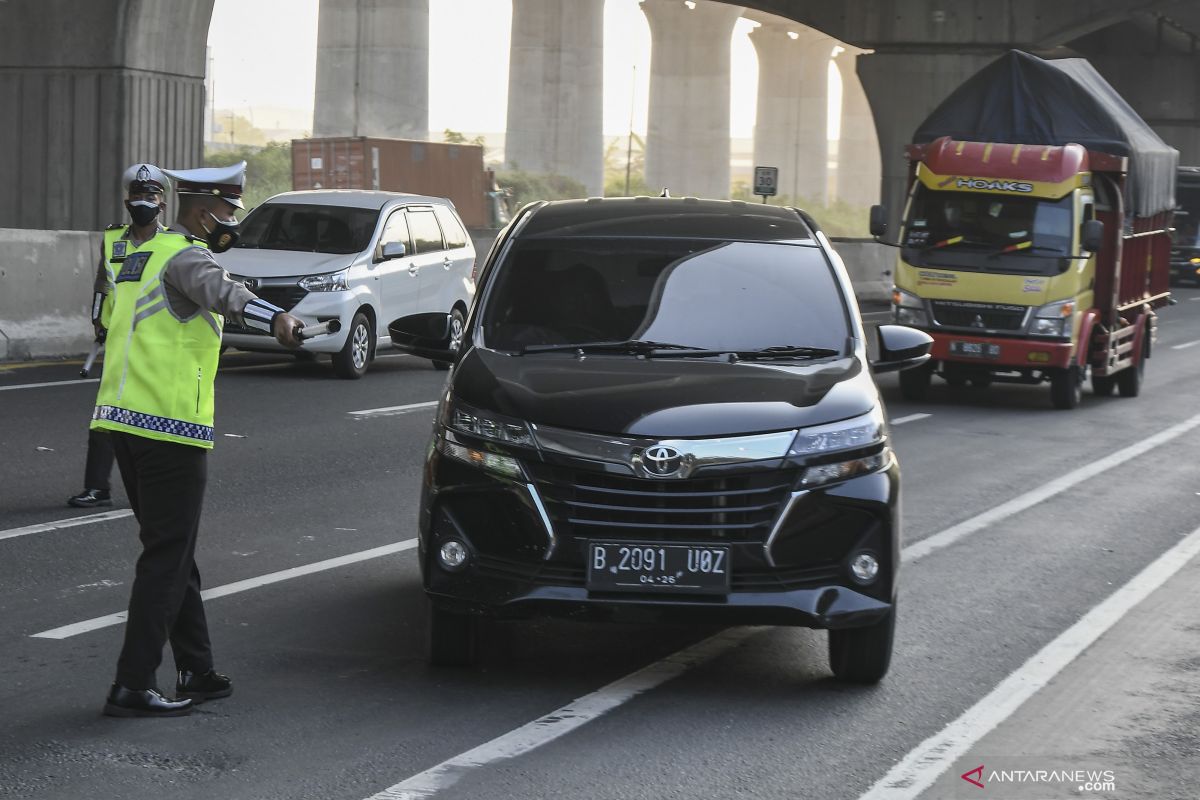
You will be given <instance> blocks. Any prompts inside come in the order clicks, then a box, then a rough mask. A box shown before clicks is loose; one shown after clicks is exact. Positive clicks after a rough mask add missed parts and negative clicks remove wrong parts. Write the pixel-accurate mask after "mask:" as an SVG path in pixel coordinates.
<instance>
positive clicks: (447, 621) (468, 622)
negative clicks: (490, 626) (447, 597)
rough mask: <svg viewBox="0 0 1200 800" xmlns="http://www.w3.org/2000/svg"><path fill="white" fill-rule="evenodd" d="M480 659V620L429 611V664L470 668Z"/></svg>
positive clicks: (435, 610) (451, 613) (449, 612)
mask: <svg viewBox="0 0 1200 800" xmlns="http://www.w3.org/2000/svg"><path fill="white" fill-rule="evenodd" d="M478 658H479V620H478V619H476V618H475V617H473V616H471V615H470V614H458V613H455V612H453V611H446V610H445V609H442V608H438V607H437V606H435V605H430V607H429V663H430V664H433V665H434V666H436V667H469V666H471V665H472V664H474V663H475V662H476V661H477V660H478Z"/></svg>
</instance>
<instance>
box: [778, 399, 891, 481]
mask: <svg viewBox="0 0 1200 800" xmlns="http://www.w3.org/2000/svg"><path fill="white" fill-rule="evenodd" d="M864 451H865V452H864ZM872 451H873V452H872ZM838 453H845V454H846V455H850V454H853V455H854V457H853V458H842V459H837V460H833V461H829V462H828V463H824V464H815V465H812V466H809V467H807V468H806V469H805V470H804V478H803V479H802V481H801V485H803V486H806V487H811V486H820V485H823V484H827V483H836V482H837V481H844V480H847V479H849V478H853V477H855V476H857V475H866V474H868V473H871V472H878V471H879V470H881V469H886V468H887V466H888V464H890V463H891V450H890V449H889V448H888V447H887V425H886V424H885V422H884V419H883V409H882V408H881V407H879V406H876V407H875V408H873V409H871V410H870V411H869V412H867V413H866V414H863V415H862V416H859V417H854V418H853V419H847V420H843V421H841V422H835V423H832V424H830V425H818V426H814V427H811V428H802V429H801V430H800V431H799V432H798V433H797V434H796V439H795V440H794V441H793V442H792V446H791V448H789V450H788V455H789V456H790V457H792V458H803V459H806V460H810V459H817V460H826V461H827V459H826V458H824V457H826V456H836V455H837V454H838Z"/></svg>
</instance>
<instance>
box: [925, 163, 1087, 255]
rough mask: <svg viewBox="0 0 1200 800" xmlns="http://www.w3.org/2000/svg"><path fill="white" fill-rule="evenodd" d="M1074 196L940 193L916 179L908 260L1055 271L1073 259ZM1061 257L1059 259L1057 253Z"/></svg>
mask: <svg viewBox="0 0 1200 800" xmlns="http://www.w3.org/2000/svg"><path fill="white" fill-rule="evenodd" d="M1074 216H1075V215H1074V209H1073V199H1072V197H1071V196H1070V195H1068V196H1066V197H1064V198H1062V199H1059V200H1039V199H1037V198H1034V197H1014V196H1010V195H999V194H983V193H977V192H942V191H933V190H930V189H927V188H926V187H925V186H923V185H921V184H918V185H917V187H916V190H915V191H914V193H913V196H912V203H911V205H910V207H909V216H908V221H907V224H906V225H905V226H904V242H903V246H904V260H905V261H907V262H909V263H910V264H915V265H918V266H930V267H946V268H953V269H965V270H973V271H979V272H1004V273H1017V274H1022V275H1030V274H1036V275H1056V274H1058V273H1059V272H1062V271H1063V269H1065V268H1066V265H1067V264H1068V263H1069V262H1067V261H1066V260H1065V259H1066V257H1068V256H1070V255H1071V239H1072V234H1073V231H1074ZM1056 256H1060V258H1058V257H1056Z"/></svg>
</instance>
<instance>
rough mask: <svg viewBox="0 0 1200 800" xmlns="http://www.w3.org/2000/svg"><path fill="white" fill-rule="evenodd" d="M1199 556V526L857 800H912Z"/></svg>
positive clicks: (901, 762)
mask: <svg viewBox="0 0 1200 800" xmlns="http://www.w3.org/2000/svg"><path fill="white" fill-rule="evenodd" d="M1198 553H1200V528H1198V529H1196V530H1194V531H1192V532H1191V533H1190V534H1188V536H1187V537H1185V538H1184V539H1183V540H1181V541H1180V542H1179V543H1178V544H1176V545H1175V546H1174V547H1172V548H1171V549H1170V550H1168V551H1167V552H1165V553H1163V554H1162V555H1161V556H1159V557H1158V558H1157V559H1155V560H1154V562H1153V563H1151V564H1150V566H1148V567H1146V568H1145V569H1144V570H1142V571H1141V572H1139V573H1138V574H1137V575H1136V576H1135V577H1134V578H1133V579H1132V580H1130V581H1129V582H1128V583H1126V584H1125V585H1124V586H1122V587H1121V588H1120V589H1118V590H1117V591H1115V592H1113V593H1112V594H1111V595H1109V596H1108V597H1107V598H1105V599H1104V600H1103V601H1102V602H1101V603H1100V604H1099V605H1097V606H1096V607H1094V608H1093V609H1092V610H1091V611H1089V612H1088V613H1087V614H1085V615H1084V616H1083V617H1082V618H1080V620H1079V621H1078V622H1076V623H1075V624H1074V625H1072V626H1071V627H1070V628H1067V629H1066V630H1065V631H1063V632H1062V633H1060V634H1059V635H1058V636H1057V637H1056V638H1055V639H1054V641H1052V642H1050V643H1049V644H1048V645H1046V646H1045V647H1043V648H1042V649H1041V650H1039V651H1038V652H1037V653H1036V654H1034V655H1033V656H1031V657H1030V658H1029V660H1028V661H1026V662H1025V663H1024V664H1022V665H1021V666H1020V667H1019V668H1018V669H1017V670H1016V671H1014V672H1013V673H1012V674H1010V675H1009V676H1008V677H1007V678H1005V679H1004V680H1003V681H1001V682H1000V684H999V685H997V686H996V688H995V689H993V690H992V691H991V692H990V693H989V694H988V695H987V696H986V697H984V698H983V699H981V700H980V701H979V702H977V703H976V704H975V705H973V706H972V707H971V708H969V709H967V710H966V711H965V712H963V714H962V716H960V717H959V718H958V719H956V720H954V721H953V722H951V723H950V724H949V725H947V726H946V727H945V728H943V729H942V730H941V731H939V732H938V733H936V734H934V735H933V736H930V737H929V738H928V739H926V740H925V741H923V742H921V744H919V745H917V747H916V748H914V749H913V750H912V751H911V752H910V753H909V754H908V755H906V756H905V757H904V758H903V759H902V760H901V761H900V762H899V763H897V764H896V765H895V766H894V767H892V768H891V770H889V771H888V773H887V775H884V776H883V777H882V778H880V779H879V781H877V782H876V783H875V785H874V786H872V787H871V788H870V789H868V790H867V792H866V794H864V795H863V796H862V797H861V798H860V800H913V798H916V797H917V796H918V795H920V794H921V792H923V791H924V790H925V789H927V788H928V787H929V786H930V785H931V784H932V783H933V782H934V781H935V780H937V778H938V776H940V775H941V774H942V773H943V772H945V771H946V769H947V768H948V767H949V766H950V765H951V764H952V763H953V762H954V761H956V760H957V759H959V758H960V757H962V756H963V755H965V754H966V752H967V751H968V750H970V748H971V747H972V745H974V744H975V743H976V742H978V741H979V740H980V739H982V738H983V737H984V736H985V735H986V734H987V733H988V732H989V731H991V730H992V729H993V728H995V727H996V726H997V725H999V724H1000V723H1001V722H1003V721H1004V720H1006V719H1008V718H1009V717H1010V716H1012V714H1013V713H1014V712H1015V711H1016V710H1017V709H1018V708H1020V707H1021V705H1022V704H1023V703H1025V701H1027V700H1028V699H1029V698H1031V697H1032V696H1033V695H1034V694H1035V693H1036V692H1037V691H1038V690H1039V689H1041V688H1043V687H1044V686H1046V684H1048V683H1049V682H1050V681H1051V680H1052V679H1053V678H1054V676H1056V675H1057V674H1058V673H1059V672H1061V671H1062V670H1063V669H1064V668H1065V667H1066V666H1067V665H1068V664H1070V663H1071V662H1072V661H1074V660H1075V658H1076V656H1078V655H1079V654H1080V653H1082V652H1083V651H1084V650H1086V649H1087V648H1088V647H1090V646H1091V645H1092V643H1093V642H1095V641H1096V640H1097V639H1099V638H1100V636H1101V635H1103V634H1104V633H1105V631H1107V630H1109V629H1110V628H1112V627H1113V625H1115V624H1117V622H1119V621H1120V620H1121V618H1122V617H1124V616H1125V615H1126V614H1127V613H1128V612H1129V611H1130V610H1131V609H1133V608H1134V607H1135V606H1137V605H1138V603H1141V602H1142V601H1143V600H1145V599H1146V598H1147V597H1148V596H1149V595H1150V593H1151V592H1153V591H1154V590H1155V589H1157V588H1159V587H1160V586H1162V585H1163V584H1164V583H1166V582H1167V581H1168V580H1169V579H1170V578H1171V576H1173V575H1174V574H1175V573H1176V572H1178V571H1179V570H1180V569H1182V568H1183V567H1184V565H1186V564H1187V563H1188V562H1189V561H1191V560H1192V558H1194V557H1195V556H1196V555H1197V554H1198Z"/></svg>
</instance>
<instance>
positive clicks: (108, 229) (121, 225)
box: [104, 222, 125, 231]
mask: <svg viewBox="0 0 1200 800" xmlns="http://www.w3.org/2000/svg"><path fill="white" fill-rule="evenodd" d="M124 227H125V223H123V222H118V223H116V224H114V225H109V226H108V227H107V228H105V229H104V230H106V231H115V230H116V229H117V228H124Z"/></svg>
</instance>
